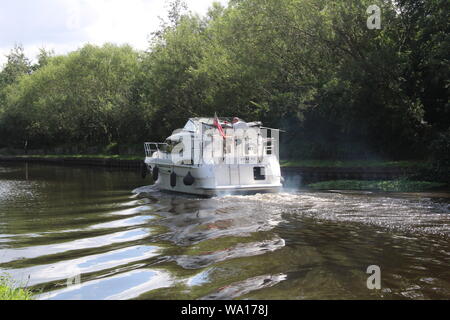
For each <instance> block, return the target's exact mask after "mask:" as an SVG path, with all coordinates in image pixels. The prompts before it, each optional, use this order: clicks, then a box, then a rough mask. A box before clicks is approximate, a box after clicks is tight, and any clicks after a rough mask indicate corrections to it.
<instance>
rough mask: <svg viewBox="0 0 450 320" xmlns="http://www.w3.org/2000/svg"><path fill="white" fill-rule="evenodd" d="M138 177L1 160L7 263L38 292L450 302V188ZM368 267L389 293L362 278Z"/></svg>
mask: <svg viewBox="0 0 450 320" xmlns="http://www.w3.org/2000/svg"><path fill="white" fill-rule="evenodd" d="M24 170H27V171H28V177H27V178H28V180H27V179H25V178H26V176H25V173H26V172H25V171H24ZM292 179H294V180H295V178H292ZM141 185H142V180H141V179H140V177H139V174H138V173H134V172H123V171H108V170H102V169H86V168H64V167H53V166H38V165H29V166H28V168H26V167H23V166H0V273H1V272H8V273H10V274H11V275H12V276H13V277H14V278H15V279H16V280H18V281H20V282H22V283H25V284H28V285H29V286H31V287H32V288H33V289H36V290H38V291H41V292H42V294H41V295H40V298H41V299H234V298H240V299H380V298H381V299H412V298H413V299H429V298H438V299H448V298H450V271H449V270H450V268H449V266H450V248H449V246H448V239H449V237H450V215H449V211H450V210H449V204H450V201H449V196H448V195H447V194H410V195H405V194H395V195H394V194H377V193H362V192H359V193H341V192H334V193H326V192H315V193H310V192H301V191H299V190H292V191H290V192H285V193H281V194H264V195H260V194H258V195H253V196H226V197H220V198H213V199H199V198H197V197H191V196H181V195H172V194H167V193H161V192H159V191H158V190H157V189H155V188H154V187H151V186H150V187H141ZM131 190H134V191H133V192H132V191H131ZM373 264H375V265H379V266H380V267H381V270H382V290H380V291H370V290H368V289H367V287H366V280H367V276H368V275H367V274H366V273H365V271H366V269H367V267H368V266H369V265H373ZM77 275H79V276H80V279H81V283H80V285H78V286H70V287H67V279H68V278H70V277H74V276H77Z"/></svg>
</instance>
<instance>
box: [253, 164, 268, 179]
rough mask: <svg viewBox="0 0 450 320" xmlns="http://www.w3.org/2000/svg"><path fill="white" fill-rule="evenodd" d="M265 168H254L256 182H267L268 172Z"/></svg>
mask: <svg viewBox="0 0 450 320" xmlns="http://www.w3.org/2000/svg"><path fill="white" fill-rule="evenodd" d="M265 171H266V170H265V168H264V167H254V168H253V176H254V178H255V180H256V181H258V180H266V172H265Z"/></svg>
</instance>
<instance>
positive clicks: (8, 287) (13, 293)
mask: <svg viewBox="0 0 450 320" xmlns="http://www.w3.org/2000/svg"><path fill="white" fill-rule="evenodd" d="M1 300H33V294H32V292H31V291H29V290H28V289H22V288H18V287H16V286H15V284H14V283H13V282H12V281H11V279H10V278H9V277H7V276H0V301H1Z"/></svg>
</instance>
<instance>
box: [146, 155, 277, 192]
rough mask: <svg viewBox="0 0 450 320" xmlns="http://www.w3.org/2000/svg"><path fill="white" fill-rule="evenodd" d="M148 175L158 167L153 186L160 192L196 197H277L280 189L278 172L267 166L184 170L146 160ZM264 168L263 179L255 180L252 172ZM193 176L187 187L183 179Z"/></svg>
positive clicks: (232, 166)
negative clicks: (275, 195) (265, 195)
mask: <svg viewBox="0 0 450 320" xmlns="http://www.w3.org/2000/svg"><path fill="white" fill-rule="evenodd" d="M145 162H146V164H147V166H148V168H149V171H150V172H151V171H152V168H154V167H158V171H159V173H158V179H157V180H156V181H155V185H156V186H157V187H158V188H159V189H160V190H163V191H169V192H176V193H184V194H192V195H198V196H205V197H211V196H221V195H230V194H252V193H253V194H254V193H276V192H279V191H280V190H281V188H282V184H281V174H280V171H279V168H278V170H277V168H275V170H273V168H270V165H265V166H262V165H220V166H207V165H206V166H205V165H204V166H186V165H178V166H176V165H171V164H169V163H164V162H160V161H156V160H155V159H147V160H146V161H145ZM255 166H257V167H264V168H265V170H266V172H267V173H268V174H267V175H266V176H265V179H261V180H255V178H254V173H253V168H254V167H255ZM188 174H189V175H190V176H192V177H193V178H194V182H193V183H192V184H191V185H186V183H185V182H186V181H185V178H186V176H188Z"/></svg>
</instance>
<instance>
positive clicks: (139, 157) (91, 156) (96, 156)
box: [0, 154, 144, 160]
mask: <svg viewBox="0 0 450 320" xmlns="http://www.w3.org/2000/svg"><path fill="white" fill-rule="evenodd" d="M0 157H1V155H0ZM12 157H17V158H43V159H114V160H144V154H142V155H107V154H89V155H88V154H73V155H19V156H12Z"/></svg>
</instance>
